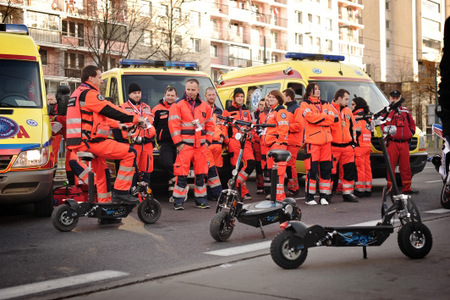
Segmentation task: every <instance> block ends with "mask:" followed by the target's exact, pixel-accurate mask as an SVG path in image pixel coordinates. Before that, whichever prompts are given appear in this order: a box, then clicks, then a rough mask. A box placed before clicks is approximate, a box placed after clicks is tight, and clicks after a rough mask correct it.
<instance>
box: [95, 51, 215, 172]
mask: <svg viewBox="0 0 450 300" xmlns="http://www.w3.org/2000/svg"><path fill="white" fill-rule="evenodd" d="M191 78H194V79H197V80H198V82H199V84H200V98H201V99H203V100H204V95H205V92H206V89H207V88H208V87H215V85H214V83H213V82H212V81H211V79H210V77H209V76H208V75H207V74H206V73H204V72H201V71H197V63H196V62H192V61H155V60H144V59H121V60H120V61H119V68H114V69H111V70H109V71H106V72H104V73H103V74H102V79H103V84H102V87H101V93H102V95H104V96H105V97H106V99H108V100H110V101H111V102H112V103H114V104H116V105H122V104H123V103H124V102H126V101H127V100H128V90H127V89H128V86H129V85H130V83H132V82H134V83H137V84H139V86H140V87H141V89H142V98H141V101H142V102H145V103H147V104H148V105H150V107H151V108H152V109H153V108H154V107H155V106H156V105H158V104H159V101H160V100H161V99H162V98H163V97H164V92H165V90H166V88H167V87H168V86H172V87H174V88H175V89H176V90H177V93H178V97H179V98H181V97H183V94H184V88H185V84H186V81H187V80H188V79H191ZM216 105H217V106H218V107H219V108H223V107H222V103H221V102H220V99H219V97H217V99H216ZM153 154H154V171H153V173H152V178H159V177H160V176H161V175H164V173H163V171H162V169H161V168H160V166H159V160H158V156H159V151H158V149H157V147H155V148H154V151H153ZM190 177H192V175H191V176H190Z"/></svg>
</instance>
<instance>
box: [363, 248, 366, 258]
mask: <svg viewBox="0 0 450 300" xmlns="http://www.w3.org/2000/svg"><path fill="white" fill-rule="evenodd" d="M363 258H364V259H367V247H366V246H363Z"/></svg>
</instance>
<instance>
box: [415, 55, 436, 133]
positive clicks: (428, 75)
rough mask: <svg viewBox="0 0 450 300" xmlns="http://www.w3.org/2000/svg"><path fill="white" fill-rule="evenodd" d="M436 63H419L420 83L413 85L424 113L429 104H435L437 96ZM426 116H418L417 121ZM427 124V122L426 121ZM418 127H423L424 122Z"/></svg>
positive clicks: (419, 123) (416, 82)
mask: <svg viewBox="0 0 450 300" xmlns="http://www.w3.org/2000/svg"><path fill="white" fill-rule="evenodd" d="M435 64H436V63H435V62H434V61H421V62H419V76H418V81H414V82H413V83H412V93H413V95H414V97H415V98H416V99H418V101H417V102H418V105H419V107H420V108H421V110H422V111H423V109H425V107H428V104H432V103H434V98H435V95H436V86H435V82H436V80H437V79H436V73H435V67H436V65H435ZM424 116H425V114H423V113H422V114H420V115H419V114H418V115H417V116H416V117H417V119H420V120H421V119H422V117H424ZM424 122H425V120H424ZM417 123H418V124H417V126H419V127H423V126H422V125H426V124H422V123H423V122H422V121H419V122H417Z"/></svg>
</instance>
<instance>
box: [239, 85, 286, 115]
mask: <svg viewBox="0 0 450 300" xmlns="http://www.w3.org/2000/svg"><path fill="white" fill-rule="evenodd" d="M280 88H281V85H280V84H279V83H272V84H264V85H254V86H249V87H248V90H247V102H246V105H247V106H248V108H250V111H254V110H256V108H258V103H259V100H260V99H261V98H263V97H266V95H267V93H268V92H270V91H271V90H280Z"/></svg>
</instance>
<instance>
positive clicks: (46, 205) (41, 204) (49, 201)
mask: <svg viewBox="0 0 450 300" xmlns="http://www.w3.org/2000/svg"><path fill="white" fill-rule="evenodd" d="M52 211H53V189H50V192H49V194H48V195H47V197H45V198H44V199H42V200H39V201H38V202H35V203H34V214H35V215H36V216H37V217H50V216H51V215H52Z"/></svg>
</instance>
